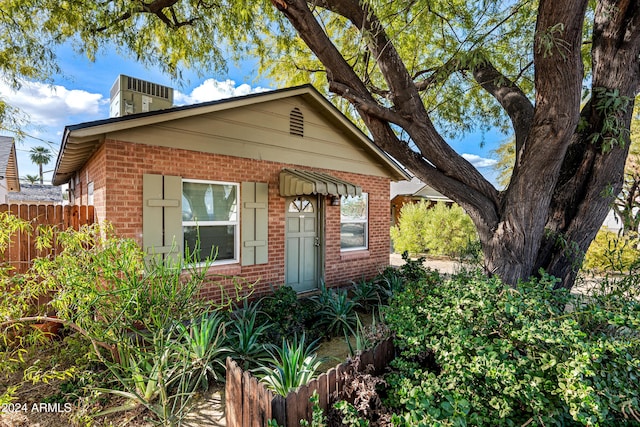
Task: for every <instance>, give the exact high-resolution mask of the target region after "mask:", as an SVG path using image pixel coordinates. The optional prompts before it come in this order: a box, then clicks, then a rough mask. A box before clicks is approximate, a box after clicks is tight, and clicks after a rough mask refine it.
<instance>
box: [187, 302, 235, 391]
mask: <svg viewBox="0 0 640 427" xmlns="http://www.w3.org/2000/svg"><path fill="white" fill-rule="evenodd" d="M225 327H226V323H225V319H224V316H223V315H222V314H220V312H219V311H212V312H210V313H203V314H202V315H201V316H200V317H198V318H196V319H194V320H193V321H192V322H191V323H190V324H189V326H185V325H183V324H178V325H177V329H178V332H179V334H180V335H181V337H182V339H183V340H184V342H185V347H186V349H187V351H188V352H189V356H190V359H191V361H192V369H203V370H204V371H205V375H204V376H203V381H202V386H203V388H204V389H207V388H208V385H209V383H208V376H211V377H213V379H214V380H216V381H217V380H219V379H221V378H223V377H224V369H225V362H224V360H225V356H226V354H227V353H229V352H230V349H229V348H228V347H226V346H225Z"/></svg>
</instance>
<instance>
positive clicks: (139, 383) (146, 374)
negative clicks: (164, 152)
mask: <svg viewBox="0 0 640 427" xmlns="http://www.w3.org/2000/svg"><path fill="white" fill-rule="evenodd" d="M21 230H24V231H25V232H30V233H33V237H34V238H35V239H36V241H37V246H38V248H39V249H40V248H47V247H51V246H52V245H53V238H54V234H55V233H54V230H53V229H52V228H48V227H38V228H37V229H36V230H33V229H32V228H31V227H29V226H28V224H25V223H23V222H20V221H19V220H16V219H15V218H12V217H11V216H10V215H5V214H2V215H0V254H1V253H2V252H3V251H4V250H5V249H6V247H7V245H6V243H7V242H8V241H9V239H10V238H11V235H12V234H13V233H16V232H18V231H21ZM55 236H56V237H55V239H56V244H57V245H59V246H60V248H61V251H60V252H59V253H58V254H57V255H56V256H55V257H53V256H46V257H44V256H43V257H40V258H37V259H35V260H34V263H33V266H32V267H31V268H30V269H29V270H28V271H27V272H26V273H24V274H14V275H12V274H11V273H12V272H11V271H10V268H9V267H8V266H7V265H6V264H4V263H0V290H2V291H3V298H1V299H0V343H1V344H0V355H1V356H2V357H0V372H10V371H12V370H13V371H15V370H17V369H20V368H21V367H20V363H22V362H21V360H22V357H23V356H24V354H26V352H27V350H28V349H29V350H30V349H31V348H32V347H28V346H29V344H30V343H31V342H32V340H30V339H28V338H30V337H31V336H32V335H34V334H29V333H28V332H25V333H26V334H27V336H26V337H23V336H22V335H21V334H23V331H29V330H30V329H31V328H29V327H28V326H27V327H21V325H26V324H28V323H29V322H34V321H42V320H46V321H53V322H57V323H62V324H63V325H64V326H65V328H66V330H67V332H66V333H67V334H74V337H76V338H77V337H81V338H82V339H83V340H85V342H86V343H90V344H91V349H92V352H91V354H92V356H93V357H94V360H95V359H97V360H98V361H99V364H100V368H101V369H103V370H104V372H105V378H104V381H102V382H104V383H105V384H108V387H109V388H106V387H93V388H92V390H93V391H98V390H99V389H102V390H103V391H108V392H109V393H112V394H116V395H119V396H122V397H125V398H127V399H129V400H127V401H126V402H125V403H124V404H123V405H121V406H119V407H116V408H109V409H107V410H106V411H104V412H103V413H109V412H115V411H119V410H125V409H129V408H132V407H134V406H140V405H143V406H145V407H146V408H147V409H148V410H150V411H151V412H152V413H153V414H154V415H155V416H156V417H157V418H158V419H159V420H160V421H161V422H162V423H164V424H172V425H173V424H175V423H179V422H180V419H181V417H182V416H183V415H184V414H185V413H186V410H187V409H188V407H189V405H190V404H191V401H192V397H193V396H194V395H195V392H196V389H197V387H198V386H199V385H205V384H206V383H207V376H208V375H209V376H212V377H213V378H215V376H214V375H215V374H216V373H218V372H220V371H221V369H220V367H221V365H222V364H223V361H224V357H225V352H226V349H225V348H224V347H222V346H221V345H222V336H223V335H224V326H223V323H224V322H223V321H222V320H221V318H220V317H219V316H218V315H209V314H207V315H203V312H204V310H205V309H206V308H207V307H211V306H212V304H211V302H205V301H204V300H202V299H201V298H199V295H200V291H201V288H202V284H203V283H204V281H205V280H206V279H207V274H208V273H207V268H206V266H205V267H204V268H202V267H192V265H193V264H192V263H190V260H189V259H186V260H184V263H183V264H180V265H164V264H159V263H158V264H154V263H149V262H145V257H144V252H143V251H142V249H141V248H140V247H139V246H138V245H137V244H136V243H135V241H133V240H132V239H123V238H118V237H117V236H115V235H114V233H113V230H112V229H111V228H110V227H109V226H108V225H98V224H95V225H93V226H89V227H82V228H81V229H80V230H79V231H73V230H68V231H64V232H59V233H57V234H56V235H55ZM207 262H210V260H208V261H207ZM234 284H235V290H236V295H235V297H230V296H229V295H227V293H223V294H224V295H223V296H224V297H225V302H224V303H221V304H218V305H217V306H216V307H215V308H217V309H219V310H221V309H223V308H228V306H229V304H231V302H232V300H233V299H236V300H237V299H241V297H240V294H246V292H244V291H245V290H246V289H247V288H249V289H251V288H252V287H253V284H247V283H244V282H243V281H242V280H235V279H234ZM43 297H47V298H49V299H50V302H49V303H47V304H44V305H40V306H39V305H35V304H34V301H35V300H37V299H38V298H43ZM54 315H55V316H56V317H52V316H54ZM43 316H46V317H43ZM186 325H188V327H186ZM40 335H42V333H40ZM22 338H24V339H22ZM63 351H64V349H63ZM81 356H84V355H81ZM83 358H84V357H83ZM52 359H53V358H52ZM77 359H78V360H76V361H75V363H76V365H77V364H79V362H80V361H81V358H80V357H78V358H77ZM83 363H84V362H83ZM92 363H93V362H92ZM95 363H98V362H95ZM65 368H66V369H65V370H63V371H60V370H58V368H57V367H56V366H55V364H54V363H53V362H51V363H50V366H48V367H47V368H46V370H45V368H43V369H40V368H39V367H38V370H37V371H34V370H33V369H32V370H31V371H29V370H24V380H25V381H26V380H33V381H36V380H37V381H43V382H44V381H47V379H48V378H54V379H69V378H72V377H74V374H75V372H77V371H78V370H79V369H78V367H77V366H68V365H66V364H65ZM41 371H42V372H41ZM216 371H217V372H216ZM107 373H110V374H111V376H110V377H109V378H107ZM12 386H13V385H12ZM87 388H89V387H87ZM17 391H18V389H17V388H16V387H15V386H13V387H9V388H8V389H7V391H6V392H4V393H3V394H2V396H0V400H1V401H5V400H6V399H9V398H11V397H12V396H14V395H15V394H16V393H17ZM52 398H54V397H52ZM55 398H56V399H58V397H55Z"/></svg>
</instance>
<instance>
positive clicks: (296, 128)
mask: <svg viewBox="0 0 640 427" xmlns="http://www.w3.org/2000/svg"><path fill="white" fill-rule="evenodd" d="M289 133H290V134H291V135H296V136H304V117H302V111H300V109H299V108H298V107H296V108H294V109H293V110H291V113H289Z"/></svg>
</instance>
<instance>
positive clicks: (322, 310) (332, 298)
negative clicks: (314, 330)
mask: <svg viewBox="0 0 640 427" xmlns="http://www.w3.org/2000/svg"><path fill="white" fill-rule="evenodd" d="M314 300H315V302H316V304H317V305H318V315H319V316H320V320H319V322H318V327H320V328H325V330H326V331H327V334H328V335H330V336H337V335H345V336H348V335H349V334H354V331H355V327H356V321H357V314H356V312H355V309H356V307H357V306H358V305H359V304H358V303H356V302H354V301H352V300H350V299H349V297H348V296H347V291H345V290H344V289H338V290H328V289H327V288H326V287H325V286H324V284H322V286H321V292H320V295H318V296H316V297H314Z"/></svg>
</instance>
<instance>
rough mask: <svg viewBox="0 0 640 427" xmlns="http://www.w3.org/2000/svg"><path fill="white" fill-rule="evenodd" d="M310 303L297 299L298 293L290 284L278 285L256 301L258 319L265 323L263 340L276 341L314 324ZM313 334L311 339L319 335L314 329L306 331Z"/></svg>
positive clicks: (303, 330) (313, 312)
mask: <svg viewBox="0 0 640 427" xmlns="http://www.w3.org/2000/svg"><path fill="white" fill-rule="evenodd" d="M311 305H312V304H310V303H309V302H308V301H305V300H304V299H298V294H297V293H296V291H295V290H293V288H292V287H291V286H284V285H283V286H280V287H278V288H277V289H275V290H274V291H273V293H271V294H269V295H267V296H265V297H263V298H261V299H260V300H259V301H258V308H259V313H258V321H259V322H261V323H267V324H268V328H267V331H266V332H265V335H264V338H265V341H267V342H270V343H277V342H280V341H281V340H282V338H283V337H285V338H286V337H290V336H293V335H295V334H298V335H299V334H302V333H303V332H305V329H306V327H305V326H306V324H307V323H310V324H314V323H315V322H314V321H315V319H313V318H315V314H316V313H315V310H313V309H310V306H311ZM306 333H307V336H310V333H312V334H315V335H314V337H313V339H315V338H317V337H319V336H320V335H319V334H318V333H317V332H316V331H306Z"/></svg>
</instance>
